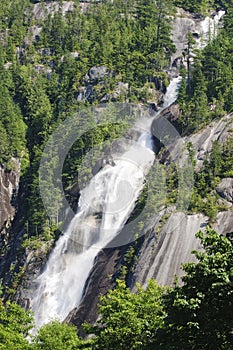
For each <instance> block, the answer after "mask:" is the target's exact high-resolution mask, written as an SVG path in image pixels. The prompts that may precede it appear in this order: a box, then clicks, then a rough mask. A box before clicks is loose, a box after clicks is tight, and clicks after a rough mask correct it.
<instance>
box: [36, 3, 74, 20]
mask: <svg viewBox="0 0 233 350" xmlns="http://www.w3.org/2000/svg"><path fill="white" fill-rule="evenodd" d="M60 6H61V5H60V3H59V1H51V2H38V3H37V4H35V5H34V6H33V15H34V18H35V19H36V20H37V21H38V20H44V19H45V17H46V14H48V13H49V14H50V15H51V16H52V17H53V16H54V14H55V13H56V12H58V11H59V8H60ZM73 9H74V1H62V8H61V10H62V15H63V16H65V14H66V13H67V12H69V11H73Z"/></svg>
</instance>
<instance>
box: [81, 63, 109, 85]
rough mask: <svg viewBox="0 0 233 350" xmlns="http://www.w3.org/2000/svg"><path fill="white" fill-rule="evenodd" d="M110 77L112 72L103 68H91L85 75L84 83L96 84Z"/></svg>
mask: <svg viewBox="0 0 233 350" xmlns="http://www.w3.org/2000/svg"><path fill="white" fill-rule="evenodd" d="M110 76H112V72H111V71H110V70H109V69H108V68H107V67H105V66H99V67H92V68H91V69H90V70H89V72H88V74H87V75H86V78H85V82H86V83H90V82H91V83H96V82H98V81H102V80H103V79H104V78H105V77H110Z"/></svg>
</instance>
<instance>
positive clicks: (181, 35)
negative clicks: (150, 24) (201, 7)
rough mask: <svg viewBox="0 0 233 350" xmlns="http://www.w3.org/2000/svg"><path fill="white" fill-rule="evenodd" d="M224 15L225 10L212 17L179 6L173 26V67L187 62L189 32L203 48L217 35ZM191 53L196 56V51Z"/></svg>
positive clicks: (197, 45)
mask: <svg viewBox="0 0 233 350" xmlns="http://www.w3.org/2000/svg"><path fill="white" fill-rule="evenodd" d="M223 15H224V11H219V13H218V14H216V13H214V14H212V15H211V17H205V18H204V17H203V16H201V15H198V14H191V13H189V12H187V11H184V10H183V9H181V8H179V9H178V10H177V16H176V18H175V20H174V21H173V27H172V41H173V43H174V45H175V47H176V52H175V53H174V54H173V55H172V57H171V67H175V68H177V67H180V66H182V65H184V64H186V63H187V62H186V63H185V60H186V58H185V55H186V50H187V47H188V34H189V33H191V34H192V36H193V39H194V40H196V47H197V48H199V49H200V48H203V47H204V46H206V44H207V43H208V41H209V39H210V38H214V37H215V35H216V30H217V28H218V27H219V26H221V24H220V23H221V22H220V21H221V18H222V16H223ZM190 54H191V55H193V57H194V56H195V53H194V52H193V53H192V52H190ZM189 59H190V57H189Z"/></svg>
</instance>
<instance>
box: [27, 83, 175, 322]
mask: <svg viewBox="0 0 233 350" xmlns="http://www.w3.org/2000/svg"><path fill="white" fill-rule="evenodd" d="M180 79H181V78H180V77H177V78H174V79H173V80H172V81H171V83H170V85H169V87H168V89H167V92H166V94H165V97H164V106H163V107H164V108H165V107H167V106H169V105H170V104H171V103H173V102H174V101H175V100H176V98H177V90H178V85H179V82H180ZM147 127H148V131H147V130H146V131H145V128H144V130H143V131H142V132H141V134H140V136H139V138H138V141H137V142H131V143H130V144H129V145H128V150H127V151H126V152H124V153H123V154H122V156H121V157H119V156H118V157H116V158H114V156H113V160H114V166H111V165H106V166H105V167H104V168H103V169H102V170H100V171H99V172H98V173H97V174H96V175H95V176H94V177H93V178H92V179H91V181H90V183H89V184H88V185H87V186H86V187H85V188H84V189H83V190H82V192H81V197H80V201H79V208H78V212H77V214H76V216H75V217H74V219H73V220H72V221H71V223H70V225H69V228H68V229H67V231H66V232H65V234H64V235H63V236H61V237H60V239H59V240H58V242H57V244H56V246H55V248H54V250H53V251H52V253H51V255H50V258H49V260H48V262H47V266H46V269H45V271H44V272H43V273H42V274H41V275H40V276H39V277H38V279H37V281H36V283H37V285H38V288H37V292H36V294H35V296H34V299H33V300H32V310H33V311H34V314H35V324H36V327H41V326H42V325H43V324H44V323H47V322H49V321H51V320H52V319H59V320H63V319H64V318H65V317H66V316H67V315H68V313H69V312H70V311H71V310H72V309H73V308H74V307H77V306H78V305H79V303H80V301H81V299H82V296H83V289H84V286H85V282H86V280H87V278H88V275H89V273H90V271H91V269H92V266H93V264H94V259H95V257H96V255H97V254H98V252H99V251H100V250H101V249H102V248H103V247H105V246H106V244H107V243H108V242H110V241H111V240H112V239H113V238H114V237H116V235H117V234H118V233H119V231H120V230H121V229H122V228H123V226H124V224H125V223H126V221H127V219H128V217H129V215H130V213H131V212H132V210H133V208H134V206H135V202H136V200H137V198H138V196H139V194H140V192H141V190H142V188H143V183H144V179H145V175H146V174H147V172H148V170H149V168H150V167H151V165H152V163H153V161H154V153H153V151H152V149H153V142H152V136H151V134H150V132H149V130H150V125H149V124H148V125H147Z"/></svg>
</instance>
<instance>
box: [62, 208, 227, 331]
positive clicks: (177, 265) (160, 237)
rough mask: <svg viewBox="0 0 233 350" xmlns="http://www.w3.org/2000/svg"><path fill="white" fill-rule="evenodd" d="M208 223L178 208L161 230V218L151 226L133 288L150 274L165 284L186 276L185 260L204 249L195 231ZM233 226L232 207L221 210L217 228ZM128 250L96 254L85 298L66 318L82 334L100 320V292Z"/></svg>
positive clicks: (111, 282) (140, 252)
mask: <svg viewBox="0 0 233 350" xmlns="http://www.w3.org/2000/svg"><path fill="white" fill-rule="evenodd" d="M207 223H208V218H207V217H205V216H204V215H202V214H195V215H186V214H184V213H182V212H177V213H173V214H171V216H170V217H169V219H168V220H167V222H166V223H165V224H164V226H163V227H162V228H161V229H160V230H159V232H156V231H157V229H156V227H157V222H156V224H155V227H152V228H150V229H148V231H147V232H146V234H145V236H144V237H141V238H140V240H139V249H138V251H137V263H136V268H135V270H134V272H133V274H132V275H131V277H130V278H128V281H127V282H128V286H129V287H130V288H131V290H132V291H135V290H136V286H135V283H136V282H139V283H141V284H142V285H143V286H146V284H147V282H148V280H149V279H150V278H156V279H157V281H158V282H159V283H160V284H163V285H172V283H173V282H174V276H175V275H176V276H177V277H178V278H179V279H180V278H181V277H182V276H183V270H182V269H181V264H182V263H185V262H190V261H195V257H194V255H193V254H192V251H193V250H195V249H196V250H200V249H202V247H201V244H200V241H199V240H198V239H197V238H196V237H195V234H196V232H198V231H199V230H205V228H206V225H207ZM232 227H233V215H232V211H230V210H229V211H227V212H220V213H219V214H218V216H217V220H216V223H215V225H214V229H215V230H217V231H218V232H219V233H221V234H224V235H225V234H227V233H229V232H231V231H232ZM126 251H127V247H126V246H123V247H118V248H116V249H104V250H103V251H101V252H100V253H99V254H98V256H97V257H96V261H95V265H94V266H93V269H92V272H91V274H90V276H89V279H88V281H87V284H86V290H85V295H84V298H83V301H82V303H81V304H80V306H79V308H76V309H74V310H73V311H72V312H71V313H70V314H69V315H68V317H67V318H66V322H69V323H73V324H75V325H76V326H77V327H78V329H79V333H80V334H82V331H80V328H81V325H82V323H83V322H84V321H87V322H89V323H94V322H95V321H96V320H97V310H98V307H97V304H98V302H99V296H100V295H101V294H102V295H105V294H106V293H107V291H108V290H109V289H111V288H113V287H114V286H115V280H116V278H117V276H118V274H119V269H120V267H121V266H122V263H123V261H124V254H125V253H126Z"/></svg>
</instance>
